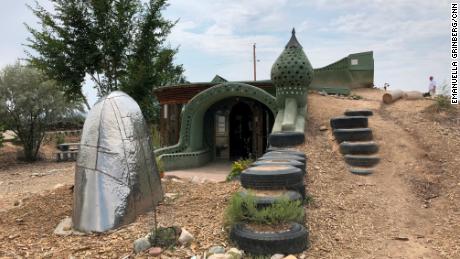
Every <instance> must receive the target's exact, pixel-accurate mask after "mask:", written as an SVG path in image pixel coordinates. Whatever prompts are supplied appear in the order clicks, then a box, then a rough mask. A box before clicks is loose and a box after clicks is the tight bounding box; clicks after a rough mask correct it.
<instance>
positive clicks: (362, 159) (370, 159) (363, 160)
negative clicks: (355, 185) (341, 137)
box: [344, 155, 380, 167]
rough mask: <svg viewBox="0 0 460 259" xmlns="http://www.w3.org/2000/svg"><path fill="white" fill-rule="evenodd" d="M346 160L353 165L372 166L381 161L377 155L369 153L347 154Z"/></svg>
mask: <svg viewBox="0 0 460 259" xmlns="http://www.w3.org/2000/svg"><path fill="white" fill-rule="evenodd" d="M344 158H345V162H346V163H347V164H348V165H351V166H358V167H372V166H374V165H376V164H378V163H379V162H380V158H379V157H377V156H367V155H345V156H344Z"/></svg>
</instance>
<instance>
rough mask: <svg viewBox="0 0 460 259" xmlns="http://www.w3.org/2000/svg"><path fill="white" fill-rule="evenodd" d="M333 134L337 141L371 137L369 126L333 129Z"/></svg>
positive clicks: (361, 139) (362, 139)
mask: <svg viewBox="0 0 460 259" xmlns="http://www.w3.org/2000/svg"><path fill="white" fill-rule="evenodd" d="M334 136H335V139H336V140H337V142H339V143H341V142H343V141H371V140H372V139H373V135H372V130H371V129H370V128H357V129H335V130H334Z"/></svg>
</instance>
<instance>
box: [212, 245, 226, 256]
mask: <svg viewBox="0 0 460 259" xmlns="http://www.w3.org/2000/svg"><path fill="white" fill-rule="evenodd" d="M208 254H225V248H224V247H222V246H213V247H211V248H209V250H208Z"/></svg>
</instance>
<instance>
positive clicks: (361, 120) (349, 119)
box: [331, 116, 369, 129]
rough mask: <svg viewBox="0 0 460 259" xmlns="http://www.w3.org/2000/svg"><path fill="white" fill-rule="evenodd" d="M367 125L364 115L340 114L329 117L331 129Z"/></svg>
mask: <svg viewBox="0 0 460 259" xmlns="http://www.w3.org/2000/svg"><path fill="white" fill-rule="evenodd" d="M368 125H369V123H368V119H367V117H366V116H342V117H335V118H332V119H331V127H332V128H333V129H353V128H367V127H368Z"/></svg>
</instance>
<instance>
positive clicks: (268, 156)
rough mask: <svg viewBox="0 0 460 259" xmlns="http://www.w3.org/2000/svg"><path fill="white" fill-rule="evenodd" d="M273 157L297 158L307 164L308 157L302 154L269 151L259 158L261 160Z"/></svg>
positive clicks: (296, 159)
mask: <svg viewBox="0 0 460 259" xmlns="http://www.w3.org/2000/svg"><path fill="white" fill-rule="evenodd" d="M273 159H288V160H295V161H299V162H301V163H304V164H306V159H305V158H303V157H301V156H296V155H291V154H283V153H272V152H270V153H267V154H265V155H263V156H262V157H260V158H259V160H273Z"/></svg>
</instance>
